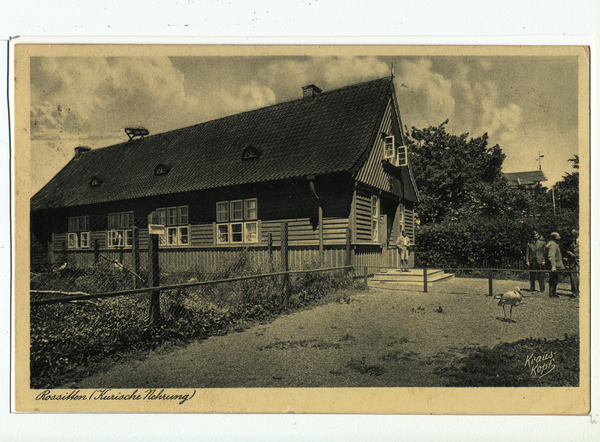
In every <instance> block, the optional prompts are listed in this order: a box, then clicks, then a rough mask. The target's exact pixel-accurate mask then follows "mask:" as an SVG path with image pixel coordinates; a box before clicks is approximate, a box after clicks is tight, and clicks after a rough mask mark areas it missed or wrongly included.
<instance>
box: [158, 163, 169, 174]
mask: <svg viewBox="0 0 600 442" xmlns="http://www.w3.org/2000/svg"><path fill="white" fill-rule="evenodd" d="M169 170H170V168H169V167H167V166H166V165H164V164H159V165H158V166H156V168H155V169H154V175H166V174H168V173H169Z"/></svg>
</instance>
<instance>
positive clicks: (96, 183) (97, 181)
mask: <svg viewBox="0 0 600 442" xmlns="http://www.w3.org/2000/svg"><path fill="white" fill-rule="evenodd" d="M100 184H102V180H101V179H100V178H98V177H97V176H95V177H93V178H92V179H91V180H90V187H96V186H99V185H100Z"/></svg>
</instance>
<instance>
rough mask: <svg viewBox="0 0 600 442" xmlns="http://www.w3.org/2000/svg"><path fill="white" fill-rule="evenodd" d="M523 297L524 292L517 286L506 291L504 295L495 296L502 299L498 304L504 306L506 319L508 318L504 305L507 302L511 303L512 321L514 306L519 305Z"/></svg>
mask: <svg viewBox="0 0 600 442" xmlns="http://www.w3.org/2000/svg"><path fill="white" fill-rule="evenodd" d="M523 298H524V296H523V293H521V289H520V288H519V287H516V288H515V289H514V290H511V291H510V292H506V293H504V294H503V295H496V296H494V299H500V301H499V302H498V305H501V306H502V310H503V311H504V319H506V310H505V309H504V306H505V305H506V304H510V321H512V309H513V306H517V305H519V304H520V303H521V302H522V301H523Z"/></svg>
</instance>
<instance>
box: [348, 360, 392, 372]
mask: <svg viewBox="0 0 600 442" xmlns="http://www.w3.org/2000/svg"><path fill="white" fill-rule="evenodd" d="M346 366H347V367H348V368H349V369H351V370H353V371H355V372H357V373H360V374H368V375H372V376H381V375H382V374H384V373H385V368H384V367H383V365H381V364H371V363H368V362H367V361H366V358H365V357H364V356H363V357H362V358H360V359H351V360H350V362H348V364H347V365H346Z"/></svg>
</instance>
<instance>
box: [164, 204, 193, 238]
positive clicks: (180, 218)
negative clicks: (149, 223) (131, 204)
mask: <svg viewBox="0 0 600 442" xmlns="http://www.w3.org/2000/svg"><path fill="white" fill-rule="evenodd" d="M156 212H157V214H158V223H159V224H160V225H163V226H165V233H164V234H163V235H160V237H159V244H160V245H161V246H169V247H173V246H189V245H190V243H191V238H190V225H189V214H188V206H175V207H165V208H161V209H156Z"/></svg>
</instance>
